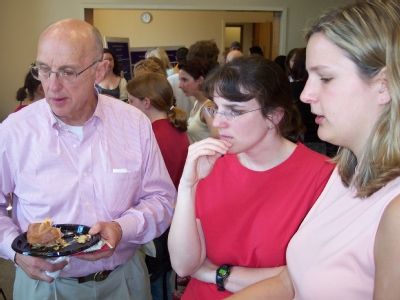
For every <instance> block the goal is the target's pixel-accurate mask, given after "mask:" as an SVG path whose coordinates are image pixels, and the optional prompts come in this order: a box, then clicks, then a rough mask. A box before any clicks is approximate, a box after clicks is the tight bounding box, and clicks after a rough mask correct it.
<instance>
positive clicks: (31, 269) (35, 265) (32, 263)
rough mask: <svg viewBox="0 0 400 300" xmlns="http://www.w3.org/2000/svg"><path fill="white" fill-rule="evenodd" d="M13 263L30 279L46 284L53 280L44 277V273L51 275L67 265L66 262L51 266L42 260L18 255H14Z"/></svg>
mask: <svg viewBox="0 0 400 300" xmlns="http://www.w3.org/2000/svg"><path fill="white" fill-rule="evenodd" d="M15 263H16V264H17V265H18V266H20V267H21V268H22V269H23V270H24V271H25V273H26V274H27V275H28V276H29V277H30V278H32V279H36V280H43V281H46V282H52V281H53V280H54V278H52V277H50V276H47V275H46V273H45V272H46V271H48V272H51V273H52V272H56V271H59V270H61V269H63V268H64V267H65V266H66V265H68V262H67V261H62V262H59V263H56V264H52V263H49V262H47V261H45V260H44V259H43V258H39V257H33V256H27V255H22V254H19V253H17V254H16V255H15Z"/></svg>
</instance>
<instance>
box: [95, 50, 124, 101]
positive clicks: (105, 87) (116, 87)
mask: <svg viewBox="0 0 400 300" xmlns="http://www.w3.org/2000/svg"><path fill="white" fill-rule="evenodd" d="M103 60H107V61H108V66H107V71H106V75H105V76H104V79H103V81H102V82H100V83H99V84H95V86H96V89H97V91H98V92H99V94H106V95H109V96H111V97H114V98H116V99H120V100H122V101H125V102H126V101H127V99H128V94H127V92H126V79H125V78H123V77H121V70H120V68H119V63H118V59H117V57H116V56H115V54H114V53H113V52H112V51H111V50H109V49H107V48H104V49H103Z"/></svg>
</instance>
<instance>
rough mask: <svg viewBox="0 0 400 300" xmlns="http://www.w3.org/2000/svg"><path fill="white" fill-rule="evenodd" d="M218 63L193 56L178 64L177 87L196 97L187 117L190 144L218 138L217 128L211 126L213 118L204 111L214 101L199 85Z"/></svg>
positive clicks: (212, 104) (211, 105) (187, 94)
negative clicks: (178, 81)
mask: <svg viewBox="0 0 400 300" xmlns="http://www.w3.org/2000/svg"><path fill="white" fill-rule="evenodd" d="M217 65H218V63H217V62H216V61H215V60H209V59H208V60H207V59H201V58H197V57H195V58H193V59H191V60H186V61H182V62H181V63H180V64H179V80H180V84H179V88H181V89H182V91H183V92H184V93H185V95H186V96H193V97H194V98H196V102H195V103H194V107H193V109H192V111H191V112H190V115H189V119H188V131H187V134H188V137H189V141H190V144H193V143H195V142H198V141H200V140H203V139H205V138H207V137H215V138H218V137H219V135H218V129H216V128H215V127H214V126H213V124H212V123H213V119H212V118H211V117H210V116H209V115H208V114H206V113H205V110H204V109H205V108H206V107H209V106H210V107H215V106H214V103H213V102H212V101H211V100H210V99H207V97H206V96H204V94H203V92H202V90H201V87H202V84H203V82H204V79H205V78H206V77H207V74H208V73H209V72H210V71H211V70H212V69H213V68H215V67H216V66H217Z"/></svg>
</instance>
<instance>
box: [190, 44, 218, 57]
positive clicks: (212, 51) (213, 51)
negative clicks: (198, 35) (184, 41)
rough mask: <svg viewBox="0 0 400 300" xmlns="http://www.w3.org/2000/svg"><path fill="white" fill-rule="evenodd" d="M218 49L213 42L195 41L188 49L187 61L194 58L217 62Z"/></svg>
mask: <svg viewBox="0 0 400 300" xmlns="http://www.w3.org/2000/svg"><path fill="white" fill-rule="evenodd" d="M218 55H219V49H218V46H217V44H216V43H215V41H214V40H202V41H197V42H196V43H194V44H193V45H191V46H190V47H189V52H188V54H187V56H186V59H187V60H191V59H193V58H195V57H199V58H204V59H210V60H215V61H218Z"/></svg>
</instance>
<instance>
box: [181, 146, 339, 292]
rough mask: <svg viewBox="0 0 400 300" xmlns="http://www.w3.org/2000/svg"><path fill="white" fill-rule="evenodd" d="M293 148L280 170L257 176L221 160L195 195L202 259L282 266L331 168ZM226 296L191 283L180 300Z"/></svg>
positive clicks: (313, 154) (214, 288)
mask: <svg viewBox="0 0 400 300" xmlns="http://www.w3.org/2000/svg"><path fill="white" fill-rule="evenodd" d="M327 160H328V158H327V157H325V156H323V155H321V154H318V153H316V152H314V151H311V150H310V149H308V148H306V147H305V146H304V145H302V144H300V143H299V144H298V145H297V147H296V149H295V151H294V152H293V153H292V155H291V156H290V157H289V158H288V159H287V160H286V161H284V162H283V163H281V164H280V165H278V166H276V167H274V168H272V169H270V170H267V171H263V172H257V171H252V170H249V169H247V168H245V167H244V166H242V165H241V164H240V162H239V160H238V158H237V156H236V155H226V156H225V157H223V158H221V159H219V160H218V161H217V163H216V164H215V166H214V168H213V170H212V172H211V174H210V175H209V176H208V177H207V178H205V179H203V180H201V181H200V182H199V185H198V187H197V192H196V215H197V218H198V219H200V221H201V225H202V228H203V232H204V236H205V241H206V251H207V257H208V258H209V259H210V260H211V262H212V263H214V264H216V265H218V266H220V265H222V264H230V265H233V266H243V267H249V268H263V267H277V266H282V265H285V264H286V259H285V255H286V247H287V245H288V243H289V240H290V239H291V237H292V236H293V235H294V233H295V232H296V231H297V229H298V228H299V226H300V224H301V222H302V221H303V219H304V217H305V216H306V214H307V212H308V211H309V210H310V209H311V207H312V205H313V204H314V202H315V201H316V200H317V198H318V197H319V195H320V194H321V192H322V190H323V189H324V187H325V184H326V183H327V181H328V179H329V177H330V175H331V173H332V171H333V169H334V165H333V164H331V163H329V162H327ZM230 294H231V293H230V292H228V291H224V292H220V291H217V286H216V285H215V284H209V283H204V282H200V281H198V280H196V279H194V278H192V279H191V280H190V282H189V285H188V287H187V289H186V291H185V293H184V294H183V297H182V299H186V300H187V299H190V300H191V299H199V300H204V299H223V298H225V297H227V296H229V295H230Z"/></svg>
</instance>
